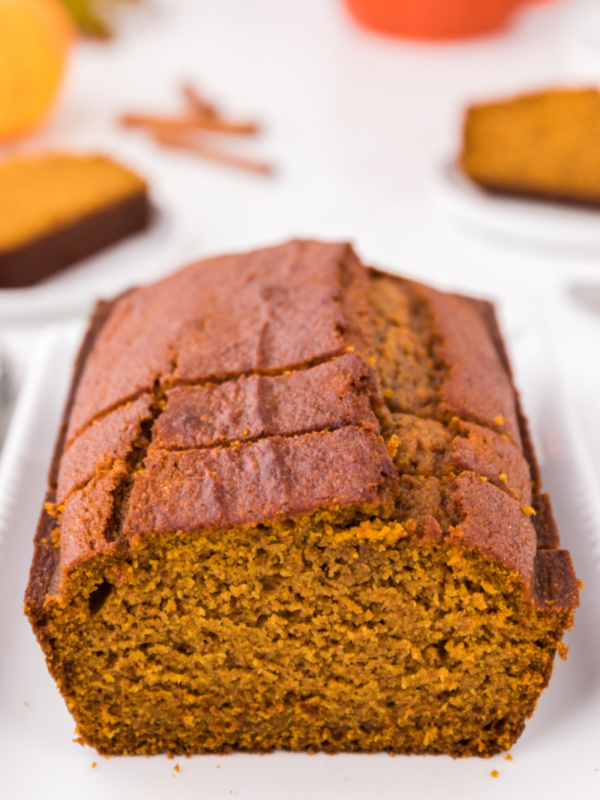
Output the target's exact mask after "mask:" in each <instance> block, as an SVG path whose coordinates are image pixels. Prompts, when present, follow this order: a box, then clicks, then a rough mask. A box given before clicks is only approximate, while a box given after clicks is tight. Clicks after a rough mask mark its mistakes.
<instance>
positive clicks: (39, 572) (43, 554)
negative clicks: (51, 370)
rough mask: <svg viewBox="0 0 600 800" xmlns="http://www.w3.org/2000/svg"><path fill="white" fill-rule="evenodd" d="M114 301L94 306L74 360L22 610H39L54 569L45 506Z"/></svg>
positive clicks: (52, 523)
mask: <svg viewBox="0 0 600 800" xmlns="http://www.w3.org/2000/svg"><path fill="white" fill-rule="evenodd" d="M122 296H123V295H121V297H122ZM117 299H118V298H117ZM117 299H115V300H111V301H106V300H100V301H99V302H98V303H97V304H96V307H95V309H94V311H93V314H92V317H91V320H90V323H89V326H88V329H87V331H86V334H85V336H84V338H83V341H82V343H81V346H80V348H79V352H78V353H77V357H76V359H75V364H74V366H73V375H72V378H71V385H70V387H69V392H68V394H67V400H66V402H65V407H64V410H63V413H62V418H61V422H60V427H59V429H58V434H57V437H56V442H55V445H54V451H53V453H52V459H51V461H50V469H49V471H48V490H47V492H46V497H45V501H44V507H43V508H42V513H41V514H40V518H39V521H38V525H37V529H36V534H35V538H34V553H33V560H32V563H31V568H30V570H29V582H28V584H27V589H26V592H25V607H26V608H28V609H33V608H38V609H41V607H42V606H43V604H44V600H45V597H46V595H47V594H48V588H49V586H50V582H51V580H52V578H53V576H54V573H55V571H56V568H57V566H58V560H59V551H58V550H57V548H56V547H54V546H53V544H52V532H53V531H54V529H55V528H56V518H55V517H53V516H52V515H51V514H49V513H48V511H47V509H46V504H48V503H54V502H56V484H57V480H58V471H59V466H60V460H61V457H62V453H63V450H64V447H65V439H66V436H67V427H68V423H69V417H70V416H71V410H72V408H73V404H74V402H75V396H76V394H77V389H78V388H79V382H80V381H81V376H82V375H83V371H84V369H85V365H86V362H87V359H88V356H89V354H90V353H91V351H92V350H93V348H94V345H95V343H96V339H97V338H98V336H99V334H100V331H101V330H102V328H103V327H104V325H105V323H106V321H107V320H108V318H109V317H110V315H111V313H112V310H113V308H114V306H115V304H116V302H117Z"/></svg>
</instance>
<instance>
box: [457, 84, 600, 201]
mask: <svg viewBox="0 0 600 800" xmlns="http://www.w3.org/2000/svg"><path fill="white" fill-rule="evenodd" d="M599 138H600V92H599V91H598V89H596V88H584V89H574V88H564V89H551V90H547V91H538V92H533V93H531V94H526V95H521V96H519V97H513V98H509V99H506V100H501V101H498V102H492V103H481V104H478V105H474V106H471V107H470V108H469V109H467V113H466V115H465V121H464V132H463V142H462V152H461V154H460V165H461V167H462V169H463V171H464V172H465V173H466V174H467V175H468V176H469V178H471V179H472V180H473V181H475V183H477V184H479V185H480V186H482V187H483V188H485V189H489V190H491V191H493V192H499V193H503V194H511V195H524V196H526V197H534V198H538V199H546V200H559V201H565V202H568V203H576V204H581V205H591V206H598V205H600V150H599V148H598V140H599Z"/></svg>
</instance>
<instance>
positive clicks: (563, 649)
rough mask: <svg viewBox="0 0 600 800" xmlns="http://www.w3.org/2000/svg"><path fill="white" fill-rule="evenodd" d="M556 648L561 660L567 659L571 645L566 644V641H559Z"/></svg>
mask: <svg viewBox="0 0 600 800" xmlns="http://www.w3.org/2000/svg"><path fill="white" fill-rule="evenodd" d="M556 649H557V651H558V657H559V658H560V659H561V661H566V660H567V655H568V653H569V645H568V644H565V643H564V642H559V643H558V646H557V648H556Z"/></svg>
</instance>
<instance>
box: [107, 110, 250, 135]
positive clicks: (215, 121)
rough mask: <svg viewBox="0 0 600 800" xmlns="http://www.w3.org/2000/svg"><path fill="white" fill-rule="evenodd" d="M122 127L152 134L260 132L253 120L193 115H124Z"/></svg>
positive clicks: (235, 133) (237, 133) (239, 133)
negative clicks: (143, 129)
mask: <svg viewBox="0 0 600 800" xmlns="http://www.w3.org/2000/svg"><path fill="white" fill-rule="evenodd" d="M119 122H120V123H121V125H124V126H125V127H127V128H149V129H150V131H151V132H154V131H161V132H165V133H168V132H176V131H191V130H199V131H214V132H215V133H229V134H233V135H248V134H253V133H256V132H257V131H258V126H257V124H256V123H255V122H252V121H251V120H241V121H233V120H226V119H223V118H222V117H216V116H215V117H211V116H200V115H195V114H194V115H191V114H188V115H187V116H183V117H163V116H159V115H154V114H123V115H122V116H121V117H120V118H119Z"/></svg>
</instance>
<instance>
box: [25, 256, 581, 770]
mask: <svg viewBox="0 0 600 800" xmlns="http://www.w3.org/2000/svg"><path fill="white" fill-rule="evenodd" d="M25 603H26V611H27V614H28V615H29V618H30V620H31V623H32V625H33V628H34V630H35V633H36V635H37V637H38V639H39V641H40V644H41V646H42V648H43V650H44V652H45V654H46V659H47V663H48V667H49V669H50V672H51V673H52V675H53V676H54V678H55V679H56V681H57V683H58V686H59V688H60V690H61V692H62V694H63V696H64V697H65V700H66V702H67V704H68V706H69V709H70V710H71V712H72V714H73V716H74V717H75V719H76V721H77V726H78V730H79V734H80V736H81V738H82V739H83V741H84V742H86V743H88V744H90V745H92V746H94V747H96V748H97V749H98V751H99V752H101V753H105V754H111V753H113V754H133V753H147V754H150V753H160V752H171V753H201V752H226V751H230V750H246V751H268V750H272V749H274V748H282V749H290V750H309V751H315V750H325V751H329V752H336V751H365V752H375V751H382V750H387V751H391V752H398V753H449V754H451V755H453V756H466V755H484V756H485V755H490V754H492V753H496V752H498V751H500V750H504V749H506V748H508V747H510V745H511V744H512V743H513V742H514V741H515V739H516V738H517V737H518V736H519V734H520V733H521V731H522V729H523V726H524V723H525V720H526V719H527V718H528V717H529V716H530V715H531V714H532V712H533V710H534V708H535V704H536V701H537V698H538V696H539V694H540V692H541V691H542V689H543V688H544V687H545V686H546V684H547V682H548V679H549V677H550V673H551V671H552V664H553V659H554V656H555V653H556V650H557V648H559V647H560V648H562V647H563V646H562V645H561V638H562V636H563V633H564V631H565V630H566V629H567V628H568V627H569V626H570V625H571V624H572V619H573V613H574V609H575V607H576V606H577V603H578V590H577V582H576V579H575V575H574V572H573V568H572V565H571V561H570V558H569V555H568V553H567V552H566V551H564V550H560V549H559V541H558V535H557V533H556V527H555V525H554V523H553V520H552V513H551V511H550V505H549V502H548V499H547V498H546V497H545V495H543V494H541V490H540V482H539V476H538V472H537V467H536V465H535V459H534V456H533V452H532V449H531V444H530V441H529V436H528V433H527V426H526V424H525V422H524V419H523V417H522V414H521V412H520V409H519V405H518V400H517V398H516V395H515V390H514V388H513V385H512V379H511V375H510V371H509V367H508V362H507V360H506V354H505V352H504V349H503V346H502V343H501V339H500V334H499V332H498V328H497V326H496V324H495V322H494V316H493V311H492V308H491V306H490V305H489V304H487V303H483V302H478V301H473V300H469V299H467V298H464V297H459V296H456V295H448V294H442V293H440V292H437V291H435V290H434V289H431V288H429V287H426V286H423V285H420V284H417V283H413V282H410V281H407V280H403V279H400V278H396V277H392V276H389V275H385V274H382V273H379V272H376V271H374V270H367V269H365V268H364V267H363V266H362V264H361V263H360V262H359V260H358V259H357V257H356V256H355V254H354V253H353V251H352V249H351V247H350V246H349V245H345V244H341V245H337V244H321V243H316V242H305V241H299V242H298V241H295V242H290V243H288V244H285V245H282V246H279V247H274V248H269V249H265V250H259V251H256V252H253V253H248V254H245V255H235V256H227V257H223V258H216V259H210V260H208V261H204V262H200V263H197V264H194V265H192V266H190V267H188V268H187V269H185V270H182V271H181V272H179V273H177V274H175V275H173V276H171V277H169V278H167V279H165V280H163V281H161V282H160V283H157V284H154V285H152V286H148V287H144V288H140V289H137V290H135V291H132V292H130V293H128V294H126V295H124V296H122V297H121V298H119V299H117V300H116V301H115V302H113V303H104V304H100V305H99V307H98V309H97V311H96V314H95V317H94V319H93V321H92V324H91V327H90V330H89V332H88V335H87V337H86V340H85V342H84V344H83V346H82V350H81V353H80V356H79V360H78V363H77V365H76V369H75V378H74V381H73V387H72V390H71V395H70V398H69V400H68V403H67V408H66V411H65V418H64V424H63V427H62V430H61V433H60V435H59V439H58V443H57V447H56V453H55V458H54V463H53V466H52V469H51V474H50V488H49V491H48V496H47V502H46V505H45V508H44V511H43V513H42V517H41V520H40V524H39V529H38V533H37V538H36V546H35V555H34V561H33V566H32V570H31V576H30V582H29V587H28V589H27V595H26V599H25Z"/></svg>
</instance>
